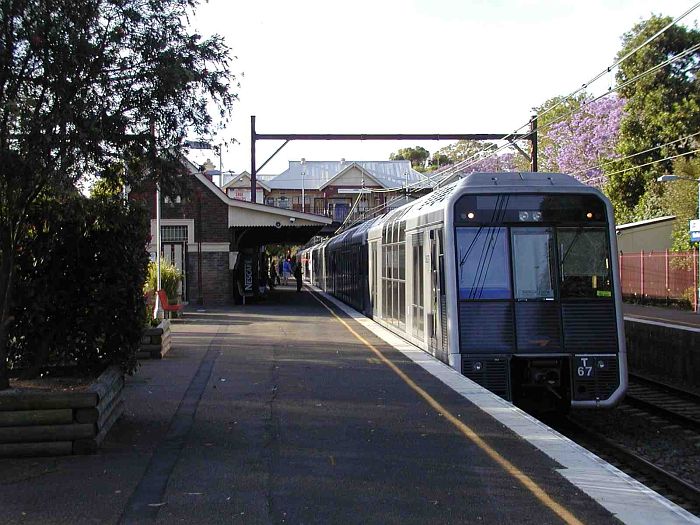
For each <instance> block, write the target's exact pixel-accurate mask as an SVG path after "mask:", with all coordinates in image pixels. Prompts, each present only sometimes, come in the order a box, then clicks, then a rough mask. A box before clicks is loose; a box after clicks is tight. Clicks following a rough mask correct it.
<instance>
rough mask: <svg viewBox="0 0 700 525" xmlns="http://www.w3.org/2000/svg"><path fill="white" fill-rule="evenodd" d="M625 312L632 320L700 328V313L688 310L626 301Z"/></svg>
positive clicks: (628, 318)
mask: <svg viewBox="0 0 700 525" xmlns="http://www.w3.org/2000/svg"><path fill="white" fill-rule="evenodd" d="M623 313H624V316H625V319H626V320H630V321H652V322H657V323H665V324H668V325H675V326H678V327H679V328H697V329H700V314H696V313H694V312H691V311H688V310H678V309H675V308H663V307H659V306H646V305H641V304H629V303H624V304H623Z"/></svg>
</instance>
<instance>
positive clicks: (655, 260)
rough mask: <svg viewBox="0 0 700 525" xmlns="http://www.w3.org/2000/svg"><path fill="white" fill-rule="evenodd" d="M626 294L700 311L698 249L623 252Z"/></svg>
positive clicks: (621, 261) (621, 264)
mask: <svg viewBox="0 0 700 525" xmlns="http://www.w3.org/2000/svg"><path fill="white" fill-rule="evenodd" d="M619 260H620V281H621V283H622V295H623V297H625V298H627V299H629V298H632V299H636V300H639V301H645V300H653V301H666V302H675V303H685V304H690V305H691V306H692V308H693V310H694V311H695V312H697V311H698V294H697V287H698V252H697V251H692V252H669V251H668V250H666V251H664V252H639V253H624V254H623V253H620V255H619Z"/></svg>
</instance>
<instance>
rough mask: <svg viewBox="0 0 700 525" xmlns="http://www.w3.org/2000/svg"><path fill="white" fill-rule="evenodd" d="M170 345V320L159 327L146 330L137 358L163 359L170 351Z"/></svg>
mask: <svg viewBox="0 0 700 525" xmlns="http://www.w3.org/2000/svg"><path fill="white" fill-rule="evenodd" d="M170 345H171V341H170V320H168V319H163V320H162V321H161V323H160V324H159V325H158V326H155V327H152V328H146V329H145V330H144V332H143V336H142V337H141V345H140V346H139V351H138V352H137V354H136V357H137V358H139V359H162V358H163V356H164V355H165V354H167V353H168V352H169V351H170Z"/></svg>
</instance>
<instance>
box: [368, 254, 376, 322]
mask: <svg viewBox="0 0 700 525" xmlns="http://www.w3.org/2000/svg"><path fill="white" fill-rule="evenodd" d="M369 258H370V265H369V276H368V277H369V296H370V305H369V308H368V310H369V313H368V315H369V316H370V317H374V312H375V311H376V309H377V271H378V269H379V268H378V267H377V243H376V241H375V242H372V243H370V245H369Z"/></svg>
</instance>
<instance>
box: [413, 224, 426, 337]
mask: <svg viewBox="0 0 700 525" xmlns="http://www.w3.org/2000/svg"><path fill="white" fill-rule="evenodd" d="M411 247H412V251H413V265H412V268H413V281H412V282H413V294H412V299H411V321H412V323H413V324H412V334H413V337H415V338H416V339H419V340H420V341H423V340H424V339H423V338H424V326H425V308H424V304H425V293H424V289H425V288H424V283H425V279H424V275H425V263H424V261H425V257H424V246H423V232H419V233H414V234H413V235H412V243H411Z"/></svg>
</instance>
